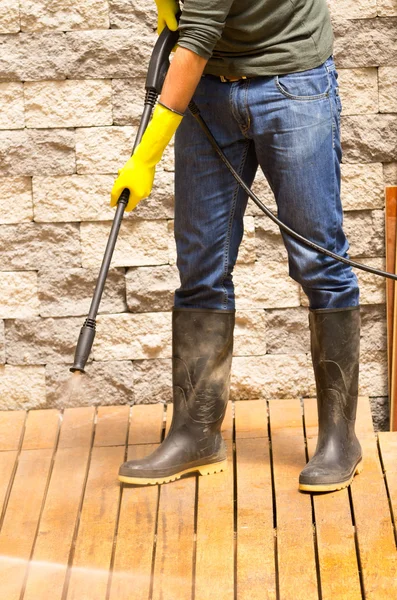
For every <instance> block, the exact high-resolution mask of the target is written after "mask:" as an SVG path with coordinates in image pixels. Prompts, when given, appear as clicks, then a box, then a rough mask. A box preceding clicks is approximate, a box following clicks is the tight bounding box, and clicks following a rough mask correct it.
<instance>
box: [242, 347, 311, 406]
mask: <svg viewBox="0 0 397 600" xmlns="http://www.w3.org/2000/svg"><path fill="white" fill-rule="evenodd" d="M314 395H315V385H314V376H313V370H312V367H311V361H310V359H309V357H308V356H307V355H306V354H267V355H266V356H255V357H236V358H234V359H233V365H232V380H231V398H232V399H233V400H254V399H256V398H265V399H267V400H270V399H272V398H296V397H299V396H304V397H310V396H314Z"/></svg>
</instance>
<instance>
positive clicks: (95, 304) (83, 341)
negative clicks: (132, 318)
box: [70, 27, 179, 373]
mask: <svg viewBox="0 0 397 600" xmlns="http://www.w3.org/2000/svg"><path fill="white" fill-rule="evenodd" d="M178 37H179V32H178V31H170V30H169V29H168V28H167V27H165V28H164V29H163V31H162V32H161V34H160V36H159V37H158V39H157V42H156V44H155V46H154V48H153V52H152V56H151V58H150V62H149V68H148V72H147V76H146V83H145V89H146V97H145V105H144V109H143V113H142V117H141V121H140V124H139V128H138V133H137V135H136V139H135V143H134V147H133V150H132V154H133V153H134V150H135V148H136V147H137V146H138V144H139V142H140V141H141V139H142V136H143V134H144V133H145V130H146V127H147V126H148V124H149V121H150V118H151V115H152V112H153V108H154V106H155V104H156V102H157V98H158V96H159V95H160V94H161V90H162V87H163V83H164V79H165V76H166V74H167V71H168V67H169V56H170V53H171V50H172V49H173V47H174V46H175V44H176V43H177V41H178ZM132 154H131V155H132ZM129 197H130V191H129V190H128V189H127V188H125V189H124V190H123V192H122V193H121V195H120V198H119V200H118V203H117V209H116V214H115V216H114V219H113V224H112V228H111V230H110V234H109V239H108V242H107V245H106V250H105V254H104V257H103V260H102V265H101V269H100V271H99V275H98V280H97V283H96V286H95V291H94V295H93V298H92V301H91V306H90V310H89V313H88V316H87V318H86V320H85V321H84V325H83V327H82V328H81V330H80V335H79V339H78V342H77V346H76V351H75V355H74V363H73V366H72V367H71V368H70V370H71V371H72V373H74V372H75V371H80V372H81V373H84V372H85V371H84V367H85V364H86V362H87V360H88V357H89V355H90V353H91V348H92V344H93V343H94V338H95V328H96V316H97V314H98V310H99V304H100V302H101V298H102V294H103V290H104V287H105V283H106V279H107V276H108V272H109V267H110V263H111V260H112V256H113V252H114V248H115V246H116V241H117V237H118V234H119V230H120V226H121V221H122V219H123V214H124V210H125V207H126V206H127V204H128V199H129Z"/></svg>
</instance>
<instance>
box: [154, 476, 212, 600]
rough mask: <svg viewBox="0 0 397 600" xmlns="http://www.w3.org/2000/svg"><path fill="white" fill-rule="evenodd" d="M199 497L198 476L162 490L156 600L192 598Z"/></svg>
mask: <svg viewBox="0 0 397 600" xmlns="http://www.w3.org/2000/svg"><path fill="white" fill-rule="evenodd" d="M212 477H216V475H213V476H212ZM195 495H196V477H195V476H189V478H186V479H183V478H182V479H179V480H177V481H173V482H171V483H167V484H164V485H162V486H161V491H160V505H159V517H158V532H157V543H156V558H155V565H154V585H153V596H152V598H153V600H175V598H178V600H190V599H191V597H192V586H193V549H194V504H195Z"/></svg>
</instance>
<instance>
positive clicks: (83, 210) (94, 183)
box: [33, 175, 115, 223]
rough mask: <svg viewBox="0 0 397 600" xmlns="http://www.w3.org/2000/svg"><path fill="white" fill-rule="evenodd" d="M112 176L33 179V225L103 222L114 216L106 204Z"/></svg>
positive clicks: (111, 184)
mask: <svg viewBox="0 0 397 600" xmlns="http://www.w3.org/2000/svg"><path fill="white" fill-rule="evenodd" d="M113 182H114V176H113V175H66V176H62V175H58V176H55V177H41V176H39V175H38V176H37V177H33V205H34V220H35V221H36V222H38V223H39V222H45V223H48V222H63V223H64V222H71V221H104V220H107V221H109V220H111V219H113V217H114V214H115V210H114V208H111V207H110V205H109V201H110V190H111V189H112V186H113Z"/></svg>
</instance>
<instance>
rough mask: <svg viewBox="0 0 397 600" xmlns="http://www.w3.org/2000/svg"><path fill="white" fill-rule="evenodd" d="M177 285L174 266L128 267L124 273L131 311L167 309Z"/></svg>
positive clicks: (177, 275) (171, 304)
mask: <svg viewBox="0 0 397 600" xmlns="http://www.w3.org/2000/svg"><path fill="white" fill-rule="evenodd" d="M179 285H180V282H179V274H178V270H177V268H176V267H175V266H170V265H162V266H160V267H138V268H136V269H129V270H128V272H127V275H126V286H127V304H128V309H129V310H130V311H132V312H158V311H169V310H171V308H172V306H173V303H174V291H175V289H176V288H178V287H179Z"/></svg>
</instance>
